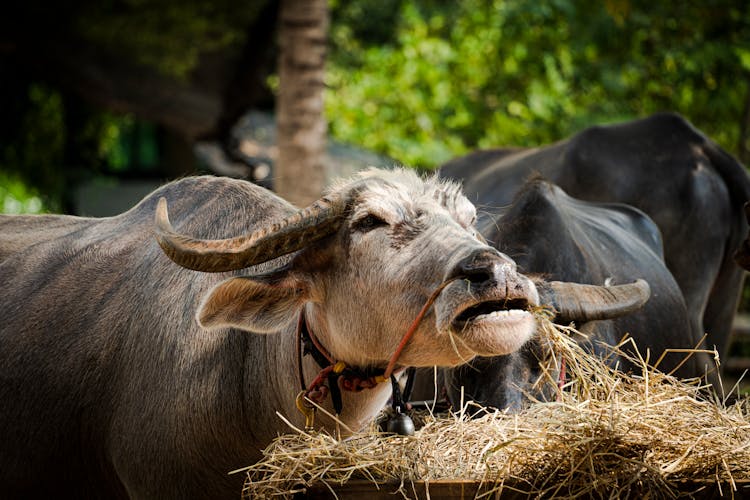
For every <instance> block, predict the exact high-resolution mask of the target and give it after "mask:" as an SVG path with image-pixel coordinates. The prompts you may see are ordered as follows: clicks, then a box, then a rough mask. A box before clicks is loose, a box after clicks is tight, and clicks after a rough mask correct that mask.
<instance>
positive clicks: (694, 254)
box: [441, 113, 750, 356]
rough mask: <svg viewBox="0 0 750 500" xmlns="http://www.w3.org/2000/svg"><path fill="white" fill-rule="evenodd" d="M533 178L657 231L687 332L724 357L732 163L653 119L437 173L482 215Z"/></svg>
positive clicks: (739, 201) (736, 169)
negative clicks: (644, 217) (627, 211)
mask: <svg viewBox="0 0 750 500" xmlns="http://www.w3.org/2000/svg"><path fill="white" fill-rule="evenodd" d="M534 172H537V173H540V174H541V175H543V176H544V177H545V178H546V179H548V180H550V181H551V182H553V183H555V184H557V185H558V186H560V187H561V188H562V189H563V190H564V191H565V192H566V193H568V194H569V195H570V196H573V197H575V198H579V199H582V200H588V201H599V202H620V203H627V204H629V205H633V206H635V207H637V208H639V209H641V210H643V211H644V212H646V214H648V215H649V216H650V217H651V218H652V219H653V220H654V221H655V222H656V224H657V226H658V227H659V229H660V230H661V233H662V236H663V239H664V255H665V260H666V264H667V267H668V268H669V270H670V271H671V272H672V274H673V275H674V277H675V279H676V280H677V283H678V284H679V286H680V289H681V290H682V293H683V295H684V297H685V302H686V304H687V308H688V313H689V314H690V323H691V329H692V332H693V334H695V333H696V332H699V333H701V334H703V333H704V332H706V333H707V334H708V344H709V345H712V346H713V345H715V346H716V348H717V350H718V352H719V353H720V354H721V355H722V356H723V355H725V354H726V350H727V344H728V340H729V336H730V332H731V327H732V319H733V317H734V314H735V312H736V309H737V301H738V298H739V292H740V289H741V287H742V280H743V277H744V272H743V271H742V269H740V268H739V267H738V266H737V265H736V264H735V263H734V261H733V259H732V257H733V253H734V252H735V250H736V249H737V248H739V247H740V245H741V242H742V239H743V237H744V236H745V235H746V234H747V223H746V221H745V220H744V216H743V211H742V206H743V204H744V203H745V202H746V201H747V200H748V199H750V181H749V180H748V176H747V172H746V171H745V169H744V167H743V166H742V165H741V164H740V163H739V162H738V161H737V160H736V159H734V158H733V157H732V156H730V155H729V154H727V153H726V152H725V151H723V150H722V149H721V148H720V147H719V146H717V145H716V144H715V143H714V142H713V141H711V140H710V139H708V138H707V137H706V136H705V135H703V134H702V133H701V132H700V131H698V130H696V129H695V128H694V127H693V126H692V125H691V124H690V123H688V122H687V121H686V120H685V119H684V118H682V117H681V116H679V115H676V114H672V113H659V114H655V115H653V116H650V117H648V118H645V119H641V120H635V121H630V122H626V123H621V124H616V125H610V126H596V127H591V128H588V129H585V130H583V131H582V132H580V133H578V134H576V135H574V136H572V137H570V138H569V139H566V140H563V141H560V142H558V143H555V144H551V145H548V146H542V147H538V148H531V149H522V148H504V149H494V150H486V151H477V152H475V153H470V154H468V155H466V156H463V157H460V158H457V159H454V160H452V161H449V162H448V163H446V164H445V165H443V166H442V168H441V175H443V176H445V177H447V178H451V179H455V180H458V181H460V182H462V183H463V186H464V192H465V193H466V195H467V196H468V198H469V199H470V200H471V201H472V202H473V203H475V204H476V205H477V206H478V207H479V208H480V217H481V214H482V213H487V214H488V215H487V216H488V217H489V218H492V217H493V215H492V214H495V215H496V214H497V212H499V211H502V208H503V207H505V206H507V205H508V204H510V203H511V201H512V199H513V196H514V194H515V193H516V191H517V190H518V188H519V187H520V186H521V185H522V184H523V182H524V181H525V180H526V179H527V178H528V177H529V176H530V175H531V174H532V173H534ZM489 227H491V224H490V225H489ZM486 236H487V237H488V239H489V240H490V241H494V239H493V235H492V234H487V235H486Z"/></svg>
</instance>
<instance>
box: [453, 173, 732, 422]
mask: <svg viewBox="0 0 750 500" xmlns="http://www.w3.org/2000/svg"><path fill="white" fill-rule="evenodd" d="M484 232H485V234H488V235H489V236H490V237H491V238H492V239H493V241H494V242H495V245H496V247H497V248H498V249H499V250H500V251H501V252H503V253H504V254H507V255H508V256H509V257H511V258H513V260H514V261H515V262H516V263H517V265H518V269H519V271H520V272H522V273H524V274H527V275H542V276H544V277H545V278H546V279H555V280H562V281H570V280H571V277H573V278H574V279H575V280H576V281H580V282H582V283H604V282H605V280H611V281H613V282H614V283H623V282H629V281H631V280H632V279H633V278H634V277H641V278H643V279H645V280H646V281H647V282H648V283H649V285H650V286H651V298H650V299H649V300H648V302H646V304H645V305H644V306H643V307H642V308H640V309H638V310H637V311H634V312H632V313H631V314H628V315H625V316H622V317H620V318H616V319H610V320H597V318H591V319H592V320H593V321H587V320H583V321H579V322H578V324H577V326H578V327H579V328H580V329H581V330H582V331H583V332H585V333H586V334H587V335H588V338H587V339H585V340H584V339H579V340H580V341H581V342H585V344H586V345H585V346H584V347H585V348H586V349H587V350H590V351H594V352H597V353H600V354H605V353H607V351H606V349H605V348H603V344H608V345H615V344H617V343H618V342H619V341H620V340H621V339H622V337H623V336H624V335H625V334H626V333H628V334H629V335H630V336H631V337H632V338H633V340H634V341H635V342H636V344H637V345H638V349H639V351H640V352H641V354H642V355H644V356H645V355H646V353H647V351H650V354H651V360H652V361H655V360H656V359H658V358H659V357H660V356H661V355H662V353H663V352H664V351H665V349H668V348H687V349H691V348H694V347H696V346H698V345H699V343H700V340H701V336H700V335H698V334H697V333H695V332H693V331H691V330H690V327H689V323H688V317H689V315H688V312H687V308H686V305H685V301H684V299H683V297H682V293H681V292H680V289H679V287H678V285H677V283H676V282H675V280H674V278H673V277H672V275H671V273H670V272H669V270H668V269H667V268H666V266H665V265H664V261H663V256H662V242H661V237H660V234H659V230H658V228H657V227H656V225H655V224H654V222H653V221H652V220H651V219H650V218H649V217H648V216H646V215H645V214H644V213H643V212H641V211H640V210H638V209H635V208H633V207H631V206H629V205H624V204H615V203H610V204H604V203H594V202H585V201H581V200H578V199H575V198H572V197H570V196H568V195H566V194H565V193H564V192H563V191H562V189H560V188H559V187H557V186H555V185H554V184H551V183H548V182H547V181H544V180H541V179H534V180H531V181H529V182H528V183H527V184H526V185H524V186H523V187H522V188H521V190H520V192H519V194H518V195H517V197H516V199H515V200H514V202H513V203H512V204H511V205H510V207H508V208H507V209H506V211H505V213H504V214H503V215H502V217H500V218H499V219H498V220H496V221H494V223H493V224H492V227H491V228H490V227H485V228H484ZM539 289H541V288H539ZM560 319H561V320H562V321H566V320H567V319H568V318H565V317H561V318H560ZM550 355H551V351H550V350H549V348H548V347H547V346H546V344H545V342H544V341H543V340H542V339H540V338H538V337H533V338H532V339H531V340H530V341H529V342H527V344H526V345H524V346H523V347H522V348H521V349H520V350H518V351H517V352H514V353H511V354H508V355H504V356H497V357H492V358H482V357H478V358H475V359H474V360H472V361H471V362H470V363H469V364H468V365H466V366H462V367H458V368H454V369H446V370H444V371H443V376H444V383H445V387H446V389H447V392H448V397H449V399H450V400H451V401H452V402H453V403H454V404H456V403H457V402H458V401H460V398H461V388H462V387H463V389H464V398H465V400H473V401H475V402H477V403H480V404H482V405H484V406H493V407H497V408H508V409H513V410H516V409H518V408H520V407H522V405H523V403H524V401H527V400H526V399H525V396H526V395H527V394H528V395H530V396H531V397H533V398H537V399H546V398H549V396H550V392H549V391H544V390H543V389H544V388H545V386H544V385H543V384H537V380H538V379H539V377H540V376H541V374H542V366H543V365H545V362H546V361H547V358H548V357H549V356H550ZM683 359H684V354H674V353H673V354H667V355H666V356H665V358H664V360H663V361H662V362H661V364H660V368H661V369H663V370H665V371H667V372H669V371H671V370H673V369H677V370H676V375H678V376H682V377H698V376H702V375H705V374H708V377H709V380H710V381H711V382H712V383H716V381H717V379H716V370H715V365H714V364H713V363H712V361H711V359H710V358H709V357H708V356H707V355H705V354H702V353H701V354H696V355H694V356H693V357H691V358H690V359H689V360H688V362H686V363H685V364H683V365H682V366H681V367H679V368H678V366H679V365H680V362H681V361H682V360H683ZM610 361H611V362H612V363H613V364H614V363H618V364H619V367H620V368H622V369H624V370H631V369H637V368H639V366H633V365H631V364H630V363H629V362H628V361H627V359H626V358H624V357H612V358H610ZM552 370H553V371H554V367H553V369H552ZM535 385H536V387H535ZM551 387H553V386H550V385H549V384H547V386H546V388H547V389H550V388H551Z"/></svg>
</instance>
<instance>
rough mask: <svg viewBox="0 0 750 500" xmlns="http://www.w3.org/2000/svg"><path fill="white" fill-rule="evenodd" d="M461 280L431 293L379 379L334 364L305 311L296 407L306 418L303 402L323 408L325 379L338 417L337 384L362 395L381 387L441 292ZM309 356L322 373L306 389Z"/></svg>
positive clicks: (340, 363) (299, 329) (299, 331)
mask: <svg viewBox="0 0 750 500" xmlns="http://www.w3.org/2000/svg"><path fill="white" fill-rule="evenodd" d="M459 278H460V276H457V277H454V278H451V279H449V280H446V281H444V282H443V283H441V284H440V285H439V286H438V287H437V288H436V289H435V291H434V292H432V295H430V297H429V298H428V299H427V302H425V304H424V305H423V306H422V309H421V310H420V311H419V314H417V317H416V318H415V319H414V321H413V322H412V324H411V326H410V327H409V329H408V330H407V331H406V333H405V334H404V336H403V337H402V338H401V342H399V344H398V346H397V347H396V350H395V351H394V352H393V355H392V356H391V359H390V361H389V362H388V366H387V367H386V368H385V371H384V372H383V373H382V374H380V375H367V374H365V372H363V371H362V370H358V369H355V368H352V367H350V366H348V365H347V364H346V363H344V362H343V361H335V360H334V359H333V356H331V354H330V353H329V352H328V351H327V350H326V349H325V348H324V347H323V346H322V345H321V344H320V341H319V340H318V339H317V338H316V337H315V335H313V333H312V332H310V331H309V330H308V328H307V324H306V321H305V313H304V311H302V312H301V313H300V317H299V320H298V322H297V339H298V342H297V359H298V369H299V377H300V384H301V385H302V392H301V393H300V395H299V396H298V397H297V406H298V407H299V408H300V410H301V411H302V412H303V413H305V414H306V415H307V413H306V411H305V410H304V409H303V408H302V406H301V405H303V404H304V398H307V399H309V400H310V401H313V402H315V403H318V404H320V403H321V402H322V401H323V400H324V399H325V398H326V397H327V396H328V393H329V388H328V387H327V386H326V385H325V382H326V379H328V380H329V385H331V388H330V392H332V393H333V397H334V408H335V410H336V412H337V413H340V412H341V407H340V406H341V401H340V394H339V393H338V391H337V387H336V386H335V385H334V384H337V383H338V384H339V385H340V386H341V388H342V389H344V390H346V391H350V392H360V391H362V390H364V389H372V388H373V387H376V386H377V385H378V384H380V383H382V382H385V381H387V380H389V379H390V378H391V375H393V372H394V370H395V368H396V362H397V361H398V358H399V357H400V356H401V353H402V352H403V350H404V348H405V347H406V345H407V344H408V343H409V340H411V338H412V337H413V336H414V332H416V331H417V328H419V325H420V323H421V322H422V319H424V317H425V315H426V314H427V311H429V309H430V307H431V306H432V304H433V303H434V302H435V300H436V299H437V297H438V295H440V292H442V291H443V289H444V288H445V287H446V286H448V285H449V284H450V283H451V282H453V281H454V280H456V279H459ZM307 339H309V340H310V341H311V342H312V344H313V346H314V348H315V349H314V350H313V349H305V352H304V353H303V352H302V345H303V343H305V340H307ZM316 351H317V352H316ZM307 353H310V354H312V355H313V357H314V358H315V360H316V361H317V362H318V364H319V365H320V366H321V367H323V369H322V370H320V372H319V373H318V375H317V376H316V377H315V379H314V380H313V381H312V383H310V385H309V386H306V385H305V382H304V375H303V373H302V356H303V354H307ZM325 363H328V365H327V366H324V365H325ZM308 410H309V408H308Z"/></svg>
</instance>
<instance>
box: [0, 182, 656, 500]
mask: <svg viewBox="0 0 750 500" xmlns="http://www.w3.org/2000/svg"><path fill="white" fill-rule="evenodd" d="M162 198H163V200H161V199H162ZM160 200H161V201H160ZM170 217H171V222H170ZM474 221H475V209H474V206H473V205H472V204H471V203H470V202H469V201H468V200H467V199H466V198H465V197H464V196H463V195H462V193H461V191H460V188H459V187H458V186H457V185H456V184H454V183H451V182H447V181H443V180H439V179H436V178H430V179H421V178H419V177H418V176H417V175H416V174H414V173H412V172H410V171H404V170H396V171H370V172H368V173H366V174H363V175H361V176H359V177H357V178H354V179H352V180H350V181H346V182H341V183H340V184H338V185H336V186H334V187H333V188H332V189H331V190H330V191H329V192H328V194H327V195H326V196H324V197H323V198H321V199H320V200H318V201H317V202H316V203H314V204H313V205H311V206H310V207H308V208H306V209H304V210H297V209H295V208H293V207H292V206H291V205H289V204H288V203H286V202H285V201H283V200H282V199H280V198H278V197H276V196H275V195H273V194H272V193H270V192H268V191H266V190H265V189H263V188H260V187H258V186H254V185H252V184H250V183H246V182H243V181H237V180H229V179H222V178H212V177H196V178H187V179H183V180H180V181H177V182H174V183H172V184H168V185H166V186H165V187H163V188H161V189H159V190H157V191H156V192H154V193H152V194H151V195H149V196H147V197H146V198H145V199H144V200H143V201H141V202H140V203H139V204H138V205H137V206H135V207H134V208H132V209H131V210H129V211H128V212H126V213H123V214H121V215H119V216H116V217H111V218H103V219H90V218H76V217H69V216H54V215H47V216H0V283H2V287H3V294H2V298H1V299H0V309H1V310H2V322H1V323H0V408H2V411H0V442H2V446H0V496H2V497H3V498H36V497H56V498H59V497H75V498H87V497H96V498H118V497H130V498H181V499H184V498H216V497H229V498H231V497H236V496H237V495H239V492H240V488H241V484H242V480H243V478H242V477H241V475H238V474H235V475H228V474H227V473H228V472H229V471H231V470H233V469H235V468H238V467H242V466H245V465H248V464H250V463H252V462H253V461H254V460H256V459H258V458H259V457H260V455H261V453H260V450H261V449H262V448H264V447H265V446H266V445H268V444H269V443H270V441H271V440H272V439H273V438H274V437H275V436H276V435H277V434H279V433H281V432H285V431H286V430H287V429H288V428H287V427H286V425H285V424H284V423H283V422H282V420H281V419H280V418H279V417H278V416H277V415H276V413H277V412H279V413H281V414H283V415H285V416H286V417H287V418H289V419H290V421H291V422H292V423H294V425H298V426H302V425H303V418H302V415H301V414H300V413H299V412H298V411H297V408H296V406H295V398H296V395H297V394H298V393H299V391H300V389H301V386H302V385H303V381H307V382H309V381H310V380H313V382H312V383H311V384H310V386H309V389H310V390H312V389H313V388H314V389H315V390H316V391H318V395H319V396H320V395H321V394H322V386H316V385H315V384H316V381H318V382H319V381H320V380H321V377H320V376H318V377H316V374H318V375H320V374H321V373H325V370H329V373H330V372H331V370H334V372H335V373H339V372H338V371H335V369H334V367H339V366H340V365H341V363H340V362H343V363H345V365H343V366H344V367H345V368H344V371H343V372H342V374H341V379H339V380H338V382H337V383H341V384H342V385H343V381H345V380H350V379H347V378H346V377H347V376H348V375H347V373H348V372H347V370H351V371H352V373H380V374H382V373H383V370H384V367H386V365H388V364H390V363H393V362H396V365H395V366H396V372H397V373H398V372H401V370H402V369H403V368H404V367H406V366H428V365H442V366H454V365H457V364H459V363H461V362H463V361H465V360H469V359H471V358H473V357H474V356H476V355H481V356H495V355H501V354H509V353H511V352H513V351H515V350H516V349H518V348H519V347H520V346H522V345H523V344H524V343H525V342H526V340H527V339H528V338H529V337H530V336H531V335H532V334H533V332H534V330H535V328H536V322H535V318H534V316H533V315H532V314H531V313H530V312H529V311H528V309H529V308H531V307H533V306H535V305H537V304H540V303H541V304H547V303H550V304H553V303H554V304H563V306H562V307H560V308H559V309H560V313H561V314H563V315H567V316H571V317H573V318H576V317H578V316H587V315H591V314H594V315H596V316H602V317H607V316H608V315H610V314H615V315H616V314H621V313H622V311H623V303H625V304H626V307H625V309H628V308H635V307H638V306H639V305H640V304H642V303H643V301H644V300H646V298H647V296H648V288H647V287H644V285H643V283H642V282H639V283H635V284H632V285H622V286H621V287H614V288H607V289H604V288H601V287H599V288H589V287H585V286H579V285H575V284H570V283H560V282H549V283H547V282H544V281H540V280H536V281H534V282H533V281H531V280H530V279H529V278H528V277H526V276H524V275H522V274H520V273H518V272H517V270H516V266H515V263H513V262H512V261H511V260H510V259H509V258H508V257H507V256H505V255H503V254H501V253H500V252H498V251H497V250H495V249H493V248H492V247H490V246H488V245H487V244H486V243H484V242H483V240H481V239H479V238H478V237H477V235H476V232H475V229H474V227H473V225H474ZM537 287H539V290H540V291H537ZM433 298H434V304H433V305H432V307H431V308H430V309H428V310H427V313H426V315H425V316H424V319H423V320H422V321H421V323H420V322H418V321H415V318H417V317H418V315H419V314H420V311H422V310H423V308H424V307H425V305H426V304H428V303H429V301H430V300H432V299H433ZM564 304H571V305H572V307H571V310H570V311H568V312H567V313H566V307H565V305H564ZM301 324H305V325H306V329H307V330H308V333H312V334H313V335H314V336H315V338H316V339H317V341H318V343H319V344H320V345H321V346H322V349H324V350H326V351H327V354H328V356H329V357H330V359H331V364H330V366H327V367H323V370H321V367H320V366H318V365H317V364H316V363H315V362H314V361H313V360H312V359H310V357H304V358H303V357H302V356H300V355H299V354H296V353H297V349H298V348H299V345H300V341H299V339H298V337H297V336H298V335H299V330H300V326H299V325H301ZM415 325H416V329H415V330H414V334H413V336H412V337H411V338H410V339H408V342H406V343H405V348H404V349H403V351H401V352H400V354H399V355H396V354H394V352H398V351H397V350H396V346H397V345H398V344H399V343H400V342H401V341H403V340H404V339H405V334H404V332H406V331H407V330H410V326H411V327H413V326H415ZM300 360H302V361H300ZM336 369H338V368H336ZM351 377H352V380H353V378H354V375H352V376H351ZM373 380H375V381H377V377H374V378H373ZM309 394H310V395H311V396H312V392H309ZM390 394H391V386H390V385H389V384H388V383H376V384H375V385H374V387H372V388H369V389H364V390H361V391H358V392H354V391H352V392H348V391H344V392H343V395H342V401H341V402H342V410H341V413H340V420H341V422H342V423H343V424H344V425H345V426H348V427H349V428H351V429H358V428H360V427H362V426H363V425H364V424H365V423H367V422H370V421H371V420H372V419H373V417H374V416H375V415H376V413H377V412H378V411H379V410H380V409H381V408H382V407H383V405H384V403H386V401H387V400H388V398H389V396H390ZM323 396H324V394H323ZM321 397H322V396H321ZM331 399H332V398H330V397H329V398H322V399H320V401H321V402H322V404H323V406H324V407H326V408H328V410H329V411H333V408H332V403H331ZM315 425H317V426H323V427H326V428H331V427H332V422H331V421H330V420H327V419H325V418H324V416H323V415H319V418H318V419H317V420H316V422H315Z"/></svg>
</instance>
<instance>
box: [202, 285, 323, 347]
mask: <svg viewBox="0 0 750 500" xmlns="http://www.w3.org/2000/svg"><path fill="white" fill-rule="evenodd" d="M308 297H309V293H308V290H307V287H306V286H305V285H304V283H303V282H302V281H300V280H297V279H294V278H291V277H289V276H287V277H285V278H284V279H282V280H269V279H266V278H263V277H252V278H251V277H238V278H230V279H228V280H226V281H223V282H221V283H219V284H218V285H217V286H216V287H214V288H213V290H211V291H210V292H209V293H208V295H207V296H206V298H205V299H204V300H203V302H202V303H201V305H200V307H199V308H198V314H197V315H196V318H197V320H198V324H200V325H201V326H202V327H203V328H206V329H209V330H215V329H219V328H227V327H233V328H238V329H240V330H247V331H251V332H256V333H271V332H275V331H278V330H279V329H281V328H282V327H283V326H284V325H286V324H287V323H289V321H290V318H291V313H292V312H293V311H296V310H299V308H300V307H302V305H303V304H304V303H305V301H306V300H307V298H308Z"/></svg>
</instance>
